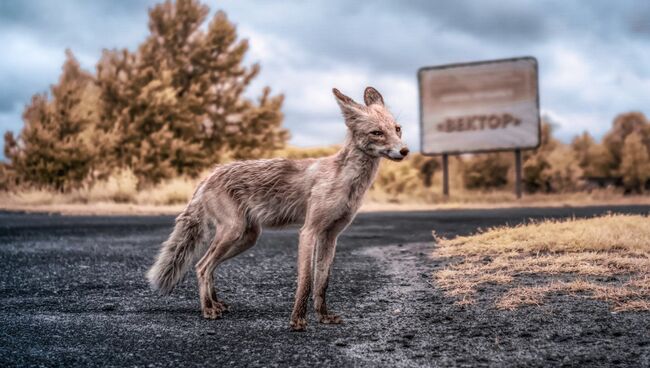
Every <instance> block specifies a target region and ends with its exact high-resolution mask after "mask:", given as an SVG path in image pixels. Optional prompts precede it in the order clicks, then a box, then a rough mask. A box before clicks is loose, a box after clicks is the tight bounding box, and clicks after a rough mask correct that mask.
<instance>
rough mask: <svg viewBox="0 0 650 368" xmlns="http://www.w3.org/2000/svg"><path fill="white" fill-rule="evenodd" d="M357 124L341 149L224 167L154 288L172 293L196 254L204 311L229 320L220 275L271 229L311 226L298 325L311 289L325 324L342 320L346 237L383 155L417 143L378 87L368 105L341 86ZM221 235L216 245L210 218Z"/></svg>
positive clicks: (173, 241) (203, 191) (303, 235)
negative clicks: (337, 257)
mask: <svg viewBox="0 0 650 368" xmlns="http://www.w3.org/2000/svg"><path fill="white" fill-rule="evenodd" d="M333 92H334V96H335V97H336V101H337V102H338V104H339V107H340V108H341V111H342V113H343V117H344V119H345V123H346V125H347V127H348V135H347V138H346V141H345V143H344V145H343V147H342V148H341V150H340V151H339V152H337V153H336V154H334V155H333V156H329V157H324V158H320V159H304V160H288V159H269V160H254V161H242V162H234V163H231V164H227V165H221V166H218V167H217V168H216V169H215V170H214V172H213V173H212V174H211V175H210V176H209V177H208V178H206V179H205V180H203V181H202V182H201V184H199V186H198V187H197V189H196V191H195V193H194V195H193V197H192V199H191V201H190V203H189V204H188V205H187V207H186V208H185V210H184V211H183V212H182V213H181V214H180V215H179V216H178V217H177V218H176V225H175V227H174V230H173V232H172V234H171V235H170V236H169V238H168V239H167V241H165V242H164V243H163V245H162V248H161V250H160V253H159V254H158V257H157V259H156V262H155V264H154V265H153V266H152V267H151V269H150V270H149V272H148V273H147V278H148V279H149V282H150V284H151V286H152V287H153V288H154V289H157V290H160V291H161V292H163V293H169V292H171V290H172V289H173V288H174V286H175V285H176V284H177V283H178V282H179V281H180V280H181V279H182V277H183V275H184V273H185V272H186V271H187V269H188V268H189V267H190V266H191V263H192V261H193V260H194V258H195V256H196V255H199V254H200V253H202V252H204V254H203V257H202V258H201V259H200V260H199V261H198V263H197V264H196V274H197V279H198V283H199V294H200V300H201V309H202V313H203V316H204V317H205V318H209V319H216V318H220V317H221V315H222V313H223V312H224V311H225V310H226V308H227V307H226V305H225V304H224V303H223V302H221V301H219V300H218V299H217V295H216V291H215V288H214V280H213V273H214V270H215V268H216V267H217V266H218V265H219V264H221V263H222V262H224V261H226V260H227V259H230V258H232V257H234V256H236V255H238V254H240V253H242V252H244V251H245V250H247V249H249V248H251V247H252V246H253V245H255V242H256V241H257V238H258V237H259V235H260V233H261V229H262V227H278V226H284V225H289V224H296V223H303V226H302V229H301V231H300V242H299V246H298V283H297V284H298V285H297V289H296V295H295V303H294V308H293V312H292V314H291V323H290V325H291V327H292V329H294V330H303V329H304V328H305V326H306V319H305V316H306V311H307V302H308V299H309V295H310V292H311V293H312V296H313V301H314V308H315V310H316V314H317V315H318V320H319V322H321V323H340V322H341V318H340V317H339V316H337V315H335V314H332V313H330V312H329V311H328V309H327V306H326V303H325V291H326V289H327V283H328V279H329V274H330V267H331V265H332V261H333V259H334V253H335V250H336V239H337V237H338V235H339V234H340V233H341V231H343V230H344V229H345V228H346V227H347V225H348V224H349V223H350V222H351V221H352V219H353V218H354V216H355V214H356V212H357V210H358V209H359V206H360V205H361V201H362V199H363V196H364V194H365V193H366V191H367V190H368V188H369V187H370V185H371V184H372V181H373V180H374V177H375V174H376V173H377V168H378V165H379V161H380V159H381V158H382V157H386V158H389V159H391V160H398V161H399V160H402V159H403V158H404V157H405V156H406V155H407V154H408V152H409V151H408V148H406V146H405V145H404V143H403V142H402V139H401V127H400V126H399V125H398V124H397V123H396V122H395V120H394V118H393V117H392V115H391V114H390V112H389V111H388V110H387V109H386V107H385V106H384V101H383V98H382V96H381V95H380V94H379V92H377V90H375V89H374V88H372V87H368V88H366V90H365V93H364V101H365V106H364V105H361V104H358V103H356V102H354V101H353V100H352V99H351V98H349V97H347V96H345V95H343V94H342V93H341V92H339V91H338V90H337V89H334V90H333ZM210 224H213V225H214V226H215V227H216V235H215V237H214V239H213V240H212V242H211V243H210V245H209V247H208V248H207V250H206V249H205V245H206V244H208V242H209V239H208V236H209V225H210Z"/></svg>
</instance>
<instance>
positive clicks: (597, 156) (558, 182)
mask: <svg viewBox="0 0 650 368" xmlns="http://www.w3.org/2000/svg"><path fill="white" fill-rule="evenodd" d="M552 130H553V125H552V124H551V123H550V122H548V121H545V122H544V123H543V124H542V134H541V145H540V147H539V148H538V149H536V150H533V151H524V152H523V176H522V180H523V184H524V188H525V189H526V191H527V192H529V193H535V192H541V193H556V192H570V191H577V190H584V189H589V188H593V187H604V186H617V187H623V188H624V190H625V191H626V192H628V193H640V192H643V191H645V190H647V189H650V188H649V187H650V121H648V119H647V117H646V116H645V115H644V114H643V113H641V112H629V113H623V114H620V115H618V116H617V117H616V118H615V119H614V122H613V124H612V127H611V129H610V130H609V131H608V132H607V133H606V134H605V135H604V137H603V139H602V141H601V142H596V141H595V140H594V138H593V137H592V136H591V135H590V134H589V133H588V132H584V133H582V134H581V135H579V136H577V137H575V138H574V139H573V140H572V142H571V143H570V144H564V143H562V142H560V141H559V140H557V139H556V138H554V137H553V134H552ZM462 165H463V169H462V173H463V182H464V184H465V186H466V187H467V188H468V189H493V188H500V187H504V186H505V185H507V184H508V182H509V181H510V178H511V177H512V175H511V173H512V170H513V169H514V168H513V167H514V162H513V158H512V153H511V152H507V153H506V152H503V153H491V154H484V155H476V156H473V157H470V158H469V159H467V160H466V161H463V163H462Z"/></svg>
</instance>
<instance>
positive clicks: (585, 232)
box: [434, 215, 650, 311]
mask: <svg viewBox="0 0 650 368" xmlns="http://www.w3.org/2000/svg"><path fill="white" fill-rule="evenodd" d="M437 245H438V246H437V247H436V250H435V252H434V257H435V258H436V259H438V260H442V261H443V262H446V263H447V267H446V268H445V269H442V270H440V271H437V272H436V273H435V275H434V278H435V280H436V282H437V283H438V285H440V286H441V287H442V288H443V289H444V290H445V292H446V294H447V295H448V296H450V297H454V298H457V300H458V303H460V304H472V303H474V302H475V296H476V295H477V294H478V293H479V292H480V291H479V290H481V289H482V288H485V287H488V286H489V285H490V284H496V285H499V287H500V290H501V289H504V290H505V291H504V292H503V293H502V295H501V297H500V298H498V300H496V301H495V305H496V307H497V308H501V309H514V308H517V307H519V306H522V305H530V304H533V305H538V304H541V303H543V301H544V298H545V297H546V296H547V295H549V294H551V293H571V294H575V293H581V294H584V295H587V296H589V297H592V298H595V299H599V300H604V301H607V302H609V303H611V304H612V306H613V309H614V310H617V311H624V310H650V218H648V217H646V216H637V215H608V216H603V217H599V218H592V219H581V220H576V219H572V220H568V221H553V220H549V221H542V222H536V223H531V224H527V225H520V226H516V227H509V226H504V227H497V228H492V229H489V230H487V231H485V232H483V233H480V234H477V235H473V236H462V237H458V238H455V239H438V244H437ZM530 277H534V278H538V279H539V281H540V282H539V283H536V285H535V286H527V285H528V284H529V281H530V280H528V284H527V283H526V280H525V279H526V278H530Z"/></svg>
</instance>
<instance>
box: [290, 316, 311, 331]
mask: <svg viewBox="0 0 650 368" xmlns="http://www.w3.org/2000/svg"><path fill="white" fill-rule="evenodd" d="M289 325H290V326H291V329H292V330H293V331H304V330H305V329H306V328H307V320H306V319H304V318H296V319H292V320H291V323H289Z"/></svg>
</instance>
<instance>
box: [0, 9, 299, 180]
mask: <svg viewBox="0 0 650 368" xmlns="http://www.w3.org/2000/svg"><path fill="white" fill-rule="evenodd" d="M207 15H208V8H207V7H206V6H205V5H202V4H200V3H199V2H198V1H196V0H178V1H176V2H171V1H166V2H165V3H163V4H159V5H157V6H155V7H153V8H152V9H151V10H150V12H149V30H150V34H149V36H148V37H147V39H146V40H145V41H144V42H143V43H142V44H141V45H140V46H139V47H138V49H137V50H136V51H135V52H131V51H129V50H126V49H124V50H105V51H104V53H103V55H102V57H101V59H100V60H99V62H98V64H97V70H96V73H95V74H92V73H89V72H87V71H83V70H81V69H80V66H79V63H78V62H77V61H76V60H75V58H74V56H73V54H72V52H71V51H69V50H68V51H67V52H66V55H67V60H66V62H65V64H64V66H63V72H62V75H61V78H60V80H59V82H58V83H57V84H56V85H54V86H52V88H51V91H50V92H51V97H49V96H48V95H47V94H37V95H35V96H34V97H33V99H32V102H31V103H30V104H29V105H28V106H26V108H25V112H24V114H23V120H24V127H23V129H22V131H21V132H20V134H18V136H14V134H13V133H11V132H9V133H7V134H6V135H5V155H6V157H7V159H8V160H9V162H8V163H7V164H4V165H3V169H2V170H3V175H5V176H9V175H11V176H12V179H11V180H7V179H6V178H5V179H3V182H4V184H3V185H5V186H6V185H9V184H10V183H14V184H17V185H20V186H31V187H35V188H42V189H53V190H57V191H62V192H66V191H70V190H72V189H79V188H82V187H84V186H88V185H92V184H93V183H94V182H96V181H97V180H106V179H107V178H108V177H109V176H111V175H112V174H113V173H117V172H120V171H123V170H130V171H132V173H133V174H134V175H135V176H136V177H137V181H138V187H143V186H150V185H155V184H157V183H160V182H161V181H162V180H168V179H172V178H175V177H179V176H189V177H196V176H198V175H199V174H200V173H201V172H202V171H203V170H205V169H206V168H208V167H210V166H211V165H213V164H214V162H215V161H224V160H229V159H248V158H257V157H264V156H268V155H269V154H270V153H271V152H273V151H275V150H276V149H278V148H281V147H283V146H284V144H285V142H286V140H287V138H288V133H287V131H286V130H284V129H283V128H282V126H281V123H282V113H281V110H280V109H281V106H282V99H283V97H282V96H281V95H272V94H271V92H270V89H269V88H268V87H266V88H264V90H263V92H262V94H261V96H260V97H259V98H258V99H257V101H252V100H250V99H248V98H246V97H244V95H243V93H244V92H245V91H246V88H247V87H248V85H249V84H250V82H251V81H252V80H253V78H255V76H256V75H257V74H258V73H259V71H260V67H259V65H257V64H253V65H251V66H245V65H243V59H244V56H245V54H246V51H247V50H248V43H247V41H246V40H238V39H237V32H236V29H235V26H234V25H233V24H232V23H231V22H230V21H229V20H228V18H227V17H226V15H225V13H223V12H217V13H216V14H215V15H214V17H213V18H212V20H211V21H210V22H209V24H208V25H207V28H205V29H204V28H202V27H201V26H202V25H203V23H204V22H205V20H206V17H207Z"/></svg>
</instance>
